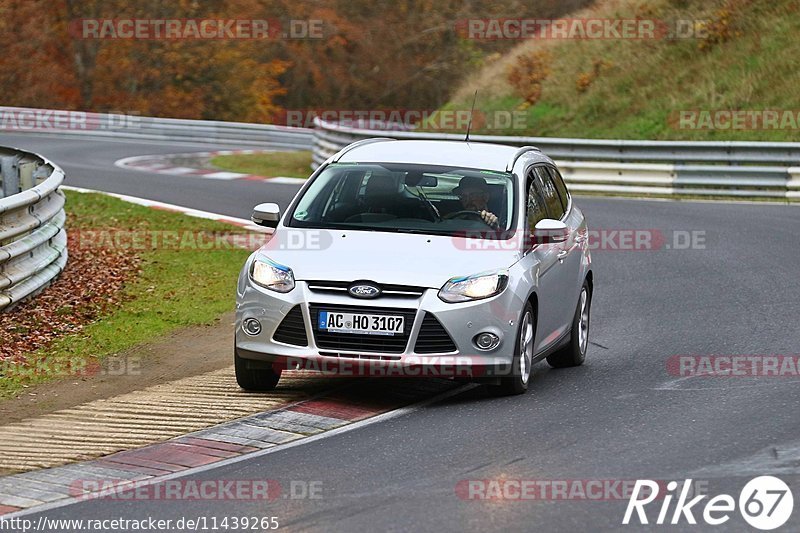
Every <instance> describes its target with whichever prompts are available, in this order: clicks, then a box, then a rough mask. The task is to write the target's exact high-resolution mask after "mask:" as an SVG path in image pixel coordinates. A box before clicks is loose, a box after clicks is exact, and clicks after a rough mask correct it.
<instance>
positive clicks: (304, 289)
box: [236, 269, 523, 378]
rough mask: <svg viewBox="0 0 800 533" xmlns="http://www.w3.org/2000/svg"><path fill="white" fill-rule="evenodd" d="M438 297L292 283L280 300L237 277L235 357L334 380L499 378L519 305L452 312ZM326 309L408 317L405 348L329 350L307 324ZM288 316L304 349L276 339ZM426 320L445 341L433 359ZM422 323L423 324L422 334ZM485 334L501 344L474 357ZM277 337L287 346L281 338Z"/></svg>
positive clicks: (510, 299)
mask: <svg viewBox="0 0 800 533" xmlns="http://www.w3.org/2000/svg"><path fill="white" fill-rule="evenodd" d="M245 272H246V269H245ZM437 293H438V289H425V290H424V291H422V293H421V295H419V296H418V297H408V296H404V297H400V296H388V295H382V296H381V297H380V298H377V299H374V300H363V299H357V298H353V297H351V296H349V295H348V294H347V293H346V292H341V293H329V292H320V291H317V290H312V289H311V288H310V287H309V284H308V283H306V282H303V281H298V282H297V283H296V286H295V288H294V289H293V290H292V291H290V292H288V293H284V294H281V293H277V292H274V291H270V290H268V289H264V288H262V287H259V286H257V285H254V284H253V283H252V282H251V281H250V278H249V276H248V275H247V274H246V273H244V272H243V275H242V276H241V277H240V279H239V286H238V295H237V307H236V349H237V353H238V355H239V356H240V357H242V358H244V359H251V360H260V361H270V362H274V363H277V364H278V365H279V366H283V367H284V368H305V369H310V370H318V371H321V372H323V373H335V374H338V375H394V373H397V374H398V375H400V374H402V375H412V376H413V375H426V376H437V375H441V376H443V377H444V376H453V377H467V378H479V377H491V376H497V375H503V374H506V373H507V372H508V371H509V369H510V368H511V363H512V360H513V353H514V349H515V344H516V333H517V321H518V319H519V313H520V311H519V310H521V309H522V308H523V301H522V300H521V299H520V298H519V297H518V296H517V295H516V294H515V292H514V291H513V290H511V288H510V287H507V288H506V290H505V291H503V293H501V294H499V295H497V296H495V297H493V298H488V299H485V300H479V301H475V302H464V303H458V304H448V303H445V302H443V301H441V300H440V299H439V298H438V296H437ZM325 306H331V307H332V308H336V306H347V307H350V308H352V307H356V308H359V310H363V312H375V313H388V314H402V315H404V316H406V317H407V318H406V323H407V326H406V332H405V334H404V340H405V342H404V343H403V342H399V340H398V339H395V340H396V341H397V342H393V343H392V347H391V349H383V350H382V349H380V348H379V347H375V346H372V343H370V346H369V348H367V349H364V348H358V347H352V346H344V347H342V346H337V345H332V344H331V341H330V335H331V334H327V335H328V339H327V340H326V339H323V338H321V336H320V332H319V331H318V330H317V328H316V325H315V320H314V319H315V313H316V311H317V310H319V309H320V308H325ZM298 311H299V312H298ZM290 312H291V313H292V317H290V319H291V320H292V321H293V323H294V325H295V326H296V327H295V328H294V330H293V331H296V332H299V331H300V330H298V327H297V326H299V317H300V314H301V315H302V329H303V330H304V332H305V339H304V340H305V341H306V342H305V344H306V345H304V346H300V345H298V343H301V342H302V340H301V341H298V340H296V338H297V335H295V339H294V340H293V341H292V343H287V342H280V341H279V340H276V339H275V336H276V332H277V331H278V330H279V326H281V324H282V323H283V322H284V320H287V316H289V314H290ZM431 316H432V317H434V318H435V319H436V321H438V324H440V325H441V328H442V329H443V330H444V332H446V334H447V335H448V336H449V338H450V339H451V340H452V345H450V347H449V349H447V350H446V351H439V350H435V349H434V350H433V351H432V350H431V346H430V344H429V343H428V344H427V345H426V346H424V348H425V349H423V350H421V349H420V347H422V346H423V345H424V344H425V342H423V341H424V339H423V341H420V337H421V335H420V334H421V333H423V335H422V337H425V335H426V333H427V332H429V330H427V329H423V328H424V327H425V328H427V327H430V326H431V320H430V317H431ZM426 317H427V323H426V325H425V326H423V323H424V322H426ZM246 319H256V320H258V321H259V322H260V324H261V331H260V333H258V334H257V335H249V334H247V333H245V331H244V330H243V328H242V323H243V321H245V320H246ZM484 332H490V333H493V334H495V335H497V336H498V337H499V339H500V341H499V343H498V344H497V346H496V347H494V348H493V349H491V350H486V351H482V350H479V349H478V348H477V347H476V346H475V344H474V339H475V337H476V336H477V335H479V334H480V333H484ZM339 335H343V336H346V335H347V334H339ZM278 337H279V338H280V339H283V340H286V337H285V336H284V335H280V334H279V335H278ZM322 337H325V335H322ZM425 338H426V339H427V337H425ZM369 340H371V339H369ZM334 344H335V343H334ZM345 344H347V343H345ZM451 348H454V349H451ZM421 352H424V353H421Z"/></svg>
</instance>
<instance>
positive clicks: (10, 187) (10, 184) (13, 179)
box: [1, 156, 22, 197]
mask: <svg viewBox="0 0 800 533" xmlns="http://www.w3.org/2000/svg"><path fill="white" fill-rule="evenodd" d="M18 162H19V157H17V156H6V157H3V158H2V167H1V168H2V172H3V196H4V197H5V196H11V195H12V194H17V193H18V192H22V191H21V189H20V188H19V166H18V165H17V163H18Z"/></svg>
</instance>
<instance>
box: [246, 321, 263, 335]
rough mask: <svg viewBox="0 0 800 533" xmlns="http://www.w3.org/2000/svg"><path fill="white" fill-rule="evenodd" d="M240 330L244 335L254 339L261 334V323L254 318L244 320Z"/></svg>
mask: <svg viewBox="0 0 800 533" xmlns="http://www.w3.org/2000/svg"><path fill="white" fill-rule="evenodd" d="M242 329H243V330H244V332H245V333H247V334H248V335H250V336H251V337H254V336H256V335H258V334H259V333H261V322H259V321H258V320H256V319H255V318H246V319H245V320H244V322H243V323H242Z"/></svg>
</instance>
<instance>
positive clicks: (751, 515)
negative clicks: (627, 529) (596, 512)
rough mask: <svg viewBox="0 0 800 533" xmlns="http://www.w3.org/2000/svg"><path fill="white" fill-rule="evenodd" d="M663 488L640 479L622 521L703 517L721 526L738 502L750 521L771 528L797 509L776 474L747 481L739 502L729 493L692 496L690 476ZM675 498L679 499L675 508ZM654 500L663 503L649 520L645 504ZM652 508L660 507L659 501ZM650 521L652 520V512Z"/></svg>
mask: <svg viewBox="0 0 800 533" xmlns="http://www.w3.org/2000/svg"><path fill="white" fill-rule="evenodd" d="M661 487H662V485H660V484H659V483H657V482H655V481H652V480H649V479H644V480H642V479H639V480H637V481H636V484H635V485H634V487H633V493H632V494H631V497H630V499H629V500H628V507H627V509H625V516H624V518H623V519H622V523H623V524H631V523H633V524H636V520H637V519H638V522H639V524H645V525H646V524H650V523H654V524H658V525H663V524H671V525H677V524H692V525H696V524H697V523H698V518H700V519H701V520H702V521H703V522H705V524H706V525H709V526H719V525H722V524H724V523H726V522H727V521H728V520H730V519H731V516H732V515H735V511H736V506H737V503H738V507H739V513H740V514H741V515H742V518H743V519H744V520H745V521H746V522H747V523H748V524H750V525H751V526H752V527H754V528H756V529H760V530H762V531H768V530H772V529H776V528H779V527H781V526H782V525H784V524H785V523H786V522H787V521H788V520H789V518H790V517H791V516H792V510H793V509H794V497H793V496H792V491H791V489H790V488H789V486H788V485H787V484H786V483H784V482H783V481H782V480H780V479H778V478H776V477H773V476H760V477H757V478H754V479H751V480H750V481H748V482H747V484H746V485H745V486H744V488H742V491H741V492H740V493H739V499H738V502H737V501H736V500H735V499H734V497H733V496H731V495H729V494H719V495H717V496H714V497H713V498H711V499H709V500H708V501H705V502H703V500H705V499H706V498H708V495H707V494H701V495H699V496H694V497H693V498H691V499H689V498H690V491H691V487H692V480H691V479H687V480H685V481H684V483H683V485H682V486H681V487H679V485H678V482H677V481H670V482H669V483H668V484H667V486H666V491H665V493H660V491H659V488H661ZM676 497H677V500H676ZM673 500H676V502H675V505H674V507H673V506H672V502H673ZM655 501H659V502H660V504H661V505H660V508H659V511H658V517H657V518H656V519H655V521H654V522H649V521H648V515H647V512H646V511H645V507H647V506H648V505H649V504H651V503H653V502H655ZM701 502H703V503H702V504H701ZM653 507H654V508H658V507H659V506H658V504H656V505H654V506H653ZM650 510H651V511H652V510H654V509H652V508H651V509H650ZM632 519H633V522H631V520H632ZM649 520H652V513H651V515H650V517H649ZM701 523H702V522H701Z"/></svg>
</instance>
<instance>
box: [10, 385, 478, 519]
mask: <svg viewBox="0 0 800 533" xmlns="http://www.w3.org/2000/svg"><path fill="white" fill-rule="evenodd" d="M378 386H379V387H381V390H384V389H385V387H383V385H382V384H378ZM475 386H476V385H474V384H466V385H463V384H462V385H459V384H457V383H454V382H452V381H447V380H424V381H416V380H414V381H411V380H409V381H406V382H404V383H403V386H402V387H400V388H398V389H397V390H393V391H390V392H389V393H388V394H386V395H384V396H382V397H381V400H380V401H376V402H369V401H365V400H364V398H363V394H364V392H365V391H364V390H363V388H362V387H359V386H355V387H353V388H351V389H349V390H343V391H339V392H331V393H330V394H327V395H325V396H323V397H317V398H309V399H307V400H303V401H300V402H296V403H294V404H291V405H288V406H285V407H281V408H277V409H274V410H270V411H266V412H263V413H259V414H257V415H253V416H249V417H245V418H240V419H238V420H233V421H231V422H226V423H223V424H220V425H217V426H213V427H210V428H207V429H204V430H201V431H197V432H194V433H190V434H188V435H184V436H181V437H177V438H174V439H171V440H168V441H165V442H162V443H159V444H152V445H149V446H145V447H143V448H138V449H133V450H128V451H122V452H117V453H114V454H112V455H107V456H105V457H101V458H99V459H94V460H90V461H84V462H80V463H74V464H69V465H64V466H58V467H54V468H48V469H45V470H36V471H31V472H25V473H23V474H15V475H11V476H6V477H3V478H0V516H2V517H3V519H5V520H9V519H11V518H14V517H19V516H25V515H27V514H30V513H34V512H41V511H45V510H50V509H55V508H58V507H64V506H67V505H71V504H74V503H78V502H81V501H84V500H87V499H94V498H104V497H105V498H112V499H113V498H114V496H115V494H119V493H124V492H125V491H126V490H130V489H131V488H132V487H137V488H141V487H143V486H149V485H154V484H157V483H162V482H164V481H167V480H171V479H176V478H180V477H184V476H188V475H191V474H197V473H200V472H204V471H207V470H210V469H212V468H216V467H219V466H223V465H227V464H231V463H235V462H239V461H242V460H246V459H251V458H255V457H261V456H264V455H267V454H270V453H273V452H275V451H278V450H283V449H286V448H290V447H293V446H296V445H300V444H304V443H308V442H312V441H315V440H319V439H321V438H325V437H329V436H332V435H335V434H338V433H341V432H344V431H350V430H353V429H356V428H359V427H362V426H364V425H368V424H373V423H376V422H379V421H382V420H386V419H387V418H394V417H396V416H401V415H404V414H408V413H411V412H413V411H416V410H418V409H421V408H423V407H425V406H427V405H429V404H432V403H435V402H438V401H441V400H444V399H446V398H449V397H451V396H455V395H457V394H460V393H461V392H464V391H466V390H469V389H470V388H473V387H475ZM365 387H366V388H367V389H370V387H372V389H375V384H374V382H373V383H370V382H367V383H365ZM372 393H373V394H374V393H375V390H372ZM87 481H91V483H87Z"/></svg>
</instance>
